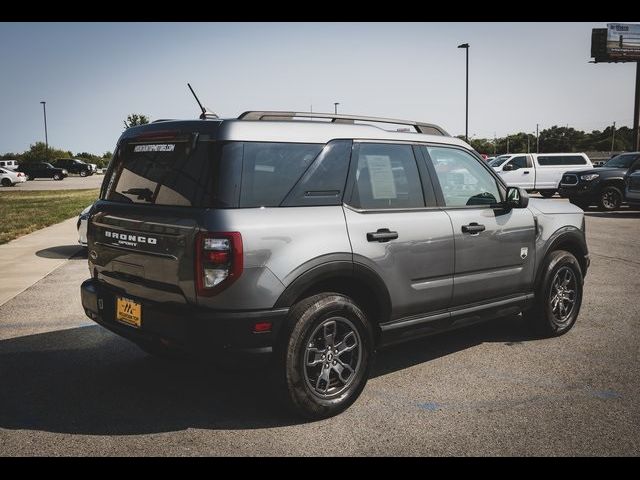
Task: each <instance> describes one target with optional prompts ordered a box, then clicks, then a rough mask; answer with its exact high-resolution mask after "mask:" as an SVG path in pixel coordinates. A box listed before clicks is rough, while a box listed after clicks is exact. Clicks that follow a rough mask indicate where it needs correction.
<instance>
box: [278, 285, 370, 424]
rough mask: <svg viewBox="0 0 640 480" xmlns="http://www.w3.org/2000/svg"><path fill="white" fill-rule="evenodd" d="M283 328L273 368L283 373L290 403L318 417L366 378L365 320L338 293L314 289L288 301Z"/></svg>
mask: <svg viewBox="0 0 640 480" xmlns="http://www.w3.org/2000/svg"><path fill="white" fill-rule="evenodd" d="M285 334H287V335H286V337H285V339H284V340H283V342H282V344H281V345H280V348H279V352H278V357H279V362H278V364H277V368H278V371H277V372H276V374H278V375H282V373H284V379H283V380H284V389H285V391H286V394H287V399H288V401H289V403H290V404H291V406H292V407H293V409H294V410H295V411H296V412H297V413H299V414H301V415H303V416H304V417H307V418H311V419H321V418H327V417H331V416H333V415H337V414H338V413H340V412H342V411H343V410H345V409H346V408H348V407H349V406H350V405H351V404H352V403H353V402H354V401H355V400H356V399H357V398H358V396H359V395H360V393H362V390H363V389H364V386H365V385H366V383H367V380H368V378H369V369H370V366H371V358H372V354H373V332H372V329H371V325H370V324H369V322H368V321H367V318H366V316H365V314H364V313H363V311H362V310H361V309H360V308H359V307H358V305H356V303H355V302H354V301H353V300H352V299H350V298H349V297H346V296H344V295H341V294H338V293H321V294H318V295H314V296H312V297H309V298H307V299H305V300H303V301H301V302H299V303H297V304H296V305H294V306H293V307H292V309H291V311H290V314H289V319H288V322H287V331H286V332H285ZM352 342H353V343H352ZM341 345H342V347H341ZM340 350H341V352H340V353H337V352H339V351H340ZM310 363H312V364H313V365H309V364H310ZM345 366H347V368H345ZM345 372H346V373H345ZM349 372H350V373H349Z"/></svg>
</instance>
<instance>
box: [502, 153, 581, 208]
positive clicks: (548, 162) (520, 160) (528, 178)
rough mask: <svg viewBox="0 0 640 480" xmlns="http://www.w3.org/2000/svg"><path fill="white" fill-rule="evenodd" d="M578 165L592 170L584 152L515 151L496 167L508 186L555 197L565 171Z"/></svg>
mask: <svg viewBox="0 0 640 480" xmlns="http://www.w3.org/2000/svg"><path fill="white" fill-rule="evenodd" d="M501 157H504V156H501ZM576 167H582V168H585V169H593V165H592V164H591V161H590V160H589V157H587V155H586V154H584V153H540V154H537V153H516V154H512V155H510V156H507V158H503V159H502V162H500V163H499V164H497V165H495V166H493V168H494V169H495V170H496V172H498V174H499V175H500V176H502V179H503V180H504V181H505V182H506V183H507V185H512V186H515V187H522V188H524V189H526V190H527V191H529V192H538V193H540V194H541V195H542V196H543V197H553V196H554V195H555V193H556V191H557V190H558V185H559V183H560V179H561V178H562V174H563V173H564V172H565V171H567V170H570V169H571V168H576Z"/></svg>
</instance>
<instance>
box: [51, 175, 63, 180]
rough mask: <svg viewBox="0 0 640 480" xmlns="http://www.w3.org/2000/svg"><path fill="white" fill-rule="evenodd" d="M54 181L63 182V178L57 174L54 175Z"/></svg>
mask: <svg viewBox="0 0 640 480" xmlns="http://www.w3.org/2000/svg"><path fill="white" fill-rule="evenodd" d="M53 179H54V180H62V177H61V176H60V174H58V173H55V174H54V175H53Z"/></svg>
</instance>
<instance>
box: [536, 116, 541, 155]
mask: <svg viewBox="0 0 640 480" xmlns="http://www.w3.org/2000/svg"><path fill="white" fill-rule="evenodd" d="M536 153H540V137H539V136H538V124H537V123H536Z"/></svg>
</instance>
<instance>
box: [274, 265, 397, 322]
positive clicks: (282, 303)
mask: <svg viewBox="0 0 640 480" xmlns="http://www.w3.org/2000/svg"><path fill="white" fill-rule="evenodd" d="M332 278H346V279H352V280H353V281H354V283H358V284H360V285H363V286H364V287H365V288H367V289H368V290H369V291H370V292H372V294H373V295H374V301H375V302H376V304H377V305H378V307H379V312H378V316H377V317H378V319H379V321H385V319H388V318H390V315H391V297H390V296H389V290H388V289H387V287H386V285H385V283H384V281H383V280H382V278H380V276H379V275H378V274H377V273H376V272H375V271H374V270H373V269H371V268H370V267H368V266H366V265H363V264H361V263H355V262H352V261H347V260H334V261H327V262H324V263H321V264H319V265H315V266H312V267H310V268H308V269H306V270H304V272H303V273H301V274H300V275H298V276H297V277H296V278H295V279H294V280H293V281H292V282H291V283H289V285H288V286H287V287H286V288H285V290H284V292H282V293H281V294H280V297H279V298H278V300H277V301H276V303H275V305H274V308H286V307H291V306H292V305H293V304H294V303H295V302H296V300H298V299H299V298H300V296H301V295H303V294H304V293H305V292H306V291H308V290H310V289H312V288H313V286H314V285H317V284H319V283H321V282H324V281H327V280H331V279H332Z"/></svg>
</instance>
